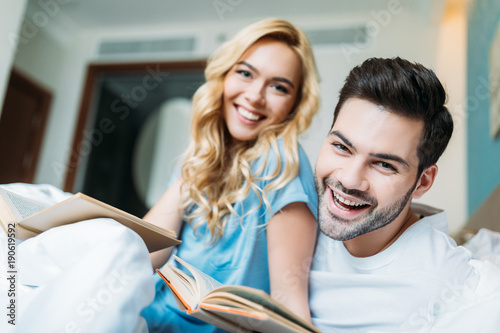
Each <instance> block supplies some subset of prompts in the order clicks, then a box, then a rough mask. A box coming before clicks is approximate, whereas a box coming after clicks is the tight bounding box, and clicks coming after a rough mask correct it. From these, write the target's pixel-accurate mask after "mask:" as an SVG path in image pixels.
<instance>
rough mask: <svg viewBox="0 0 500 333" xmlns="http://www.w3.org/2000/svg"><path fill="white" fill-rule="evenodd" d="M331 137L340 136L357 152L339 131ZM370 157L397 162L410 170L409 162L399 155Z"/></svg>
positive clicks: (382, 154) (373, 154)
mask: <svg viewBox="0 0 500 333" xmlns="http://www.w3.org/2000/svg"><path fill="white" fill-rule="evenodd" d="M330 135H336V136H338V137H339V138H340V139H341V140H342V141H344V143H345V144H346V145H347V146H349V147H351V148H352V150H354V151H355V152H357V150H356V147H355V146H354V145H353V144H352V143H351V142H350V141H349V140H348V139H347V138H346V137H345V136H344V135H343V134H342V133H340V132H339V131H331V132H330ZM370 156H371V157H376V158H380V159H383V160H390V161H395V162H398V163H400V164H402V165H403V166H404V167H405V168H407V169H409V168H410V164H409V163H408V162H406V161H405V160H404V159H403V158H401V157H399V156H398V155H394V154H386V153H370Z"/></svg>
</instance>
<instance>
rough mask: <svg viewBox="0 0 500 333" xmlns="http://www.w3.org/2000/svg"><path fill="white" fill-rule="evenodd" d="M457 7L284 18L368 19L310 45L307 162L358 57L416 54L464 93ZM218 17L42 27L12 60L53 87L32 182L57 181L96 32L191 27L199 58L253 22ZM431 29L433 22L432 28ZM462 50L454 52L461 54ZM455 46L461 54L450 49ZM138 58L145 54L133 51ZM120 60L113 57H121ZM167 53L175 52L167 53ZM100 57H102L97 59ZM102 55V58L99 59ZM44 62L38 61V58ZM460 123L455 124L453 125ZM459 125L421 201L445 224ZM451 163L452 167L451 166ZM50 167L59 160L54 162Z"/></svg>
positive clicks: (454, 187) (339, 22)
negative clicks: (341, 38)
mask: <svg viewBox="0 0 500 333" xmlns="http://www.w3.org/2000/svg"><path fill="white" fill-rule="evenodd" d="M464 17H465V16H464V14H462V16H460V15H457V16H456V19H454V20H444V21H443V22H442V25H439V26H437V25H436V23H435V22H432V21H429V19H428V18H427V16H425V15H421V13H415V12H413V11H411V10H409V9H406V8H404V6H401V7H400V8H397V10H392V11H391V10H389V8H387V11H386V12H385V13H382V12H380V11H379V12H371V11H369V10H367V11H366V13H363V15H360V16H358V17H351V18H349V19H346V18H342V17H334V16H332V15H329V16H324V17H312V18H311V17H300V16H299V15H296V16H294V17H284V18H285V19H290V20H291V21H292V22H294V23H296V24H297V25H299V26H302V27H303V28H306V29H307V28H311V27H321V26H329V27H331V26H345V25H353V24H358V23H360V22H368V23H369V24H370V27H371V30H369V34H370V37H371V41H370V42H369V43H367V44H366V45H365V44H360V45H355V46H354V48H350V49H349V50H348V51H347V52H346V50H345V48H344V49H342V48H340V47H338V46H336V47H315V50H314V51H315V55H316V60H317V64H318V68H319V71H320V74H321V78H322V82H321V85H320V88H321V94H322V101H321V109H320V112H319V114H318V116H317V117H316V119H315V120H314V122H313V124H312V126H311V128H310V129H309V130H308V131H307V132H306V133H305V134H304V135H303V137H302V138H301V142H302V144H303V146H304V148H305V150H306V152H307V153H308V156H309V158H310V160H311V164H312V165H313V166H314V164H315V160H316V157H317V154H318V151H319V147H320V145H321V142H322V141H323V139H324V137H325V135H326V133H327V131H328V129H329V127H330V124H331V121H332V115H333V109H334V107H335V104H336V101H337V97H338V92H339V89H340V87H341V85H342V83H343V80H344V78H345V76H346V75H347V74H348V72H349V70H350V69H351V68H352V67H353V66H355V65H356V64H359V63H361V62H362V61H363V60H364V59H366V58H368V57H373V56H380V57H394V56H401V57H403V58H407V59H409V60H413V61H418V62H420V63H422V64H424V65H426V66H429V67H432V68H434V69H436V72H437V74H438V76H440V78H441V79H442V80H443V82H444V84H445V85H446V86H447V88H448V90H449V93H450V96H452V97H451V98H452V99H451V101H452V103H459V102H460V101H461V100H463V98H464V95H465V92H464V89H463V87H464V84H465V83H464V82H465V61H464V57H465V48H464V41H465V27H464ZM252 21H253V20H252V19H249V20H248V21H246V22H243V21H238V22H231V21H228V20H226V21H224V25H223V26H222V25H221V23H217V22H216V23H214V24H213V25H210V24H204V26H203V27H197V26H196V25H193V24H192V23H191V22H187V23H186V24H185V25H184V26H182V25H178V24H177V25H175V26H168V25H164V26H160V27H159V26H150V27H143V28H142V29H138V28H133V29H127V28H126V27H120V28H116V29H107V30H94V31H86V32H85V34H82V33H75V32H72V33H71V38H67V40H66V39H64V38H62V39H59V40H57V39H55V38H50V37H48V36H47V35H46V34H43V33H41V34H40V36H39V37H37V38H36V39H34V40H33V41H32V42H31V43H29V44H28V45H27V46H26V47H25V48H24V49H22V50H20V54H19V56H18V57H17V58H16V65H17V66H19V67H20V68H22V69H25V70H26V71H28V72H30V73H31V74H32V75H34V76H35V77H36V78H37V79H38V80H41V81H42V82H45V83H46V84H47V85H48V86H49V87H50V88H51V89H53V91H54V92H55V99H54V105H53V109H52V111H51V112H52V113H51V115H50V119H49V128H48V131H47V135H46V138H45V141H44V149H43V151H42V156H41V161H40V167H39V170H38V173H37V178H36V181H37V182H38V183H51V184H53V185H56V186H61V185H62V182H63V176H64V175H63V174H62V172H63V171H64V170H62V169H60V168H61V167H64V165H65V163H66V159H67V157H68V153H69V149H70V147H71V144H72V138H73V129H74V126H75V125H76V124H75V122H76V117H77V112H78V106H79V103H80V99H81V96H80V94H81V92H82V87H81V84H82V82H83V79H84V73H85V68H86V66H87V64H88V63H89V62H96V61H99V59H98V58H97V57H96V55H95V50H96V46H97V43H98V42H99V41H100V40H101V39H103V38H107V39H109V38H129V37H131V36H141V35H142V36H159V35H172V34H180V33H183V34H185V33H195V34H199V35H200V36H201V37H202V43H201V45H200V48H199V50H198V52H197V53H196V54H194V55H192V58H203V57H206V56H207V55H209V54H210V53H211V52H212V51H213V50H214V49H215V47H216V43H214V41H215V40H216V38H215V36H217V35H218V34H219V33H220V32H225V33H227V34H228V35H231V34H233V33H234V32H235V31H237V30H239V29H240V28H241V27H243V26H245V25H246V24H248V23H250V22H252ZM437 28H438V29H437ZM460 52H461V53H460ZM457 53H460V55H458V56H457ZM134 59H136V60H138V61H141V60H146V59H145V58H140V57H135V58H134ZM147 59H148V60H151V61H155V60H166V57H161V56H160V57H158V56H157V57H151V56H149V57H147ZM126 60H127V59H117V61H126ZM172 60H174V58H172ZM101 61H102V60H101ZM106 61H109V59H108V60H106ZM40 62H42V63H43V65H42V66H40V65H37V64H40ZM459 127H460V126H459ZM464 136H465V131H464V130H463V126H462V127H461V128H459V129H458V130H457V131H456V132H455V135H454V137H453V140H452V143H451V146H450V149H448V151H447V152H446V153H445V155H444V156H443V158H442V160H441V161H440V163H439V167H440V174H439V176H438V180H437V181H436V183H435V186H434V188H433V189H432V190H431V191H430V193H429V194H428V195H427V196H424V198H423V199H422V200H421V201H423V202H425V203H429V204H432V205H434V206H437V207H441V208H444V209H446V210H447V211H448V215H449V217H450V218H451V221H450V222H451V224H452V228H451V229H452V230H455V229H457V228H458V227H459V226H460V225H461V224H462V223H463V222H465V211H464V209H462V207H465V206H466V204H465V194H464V193H465V184H466V182H465V179H466V177H465V170H464V169H465V162H464V161H465V160H464V158H465V143H464V142H465V140H464ZM457 166H458V167H457ZM56 167H59V169H58V168H56Z"/></svg>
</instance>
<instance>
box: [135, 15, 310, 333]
mask: <svg viewBox="0 0 500 333" xmlns="http://www.w3.org/2000/svg"><path fill="white" fill-rule="evenodd" d="M205 77H206V83H205V84H204V85H203V86H202V87H200V88H199V90H198V91H197V92H196V94H195V96H194V98H193V111H192V124H191V135H192V143H191V144H190V146H189V148H188V150H187V152H186V153H185V155H184V156H183V160H182V165H181V167H180V172H178V175H177V178H176V180H175V182H173V185H172V186H171V187H170V188H169V189H168V190H167V191H166V192H165V194H164V195H163V196H162V198H161V199H160V200H159V201H158V203H157V204H156V205H155V206H154V207H153V208H152V209H151V211H150V212H149V213H148V214H147V215H146V217H145V219H146V220H148V221H151V222H153V223H155V224H157V225H159V226H162V227H166V228H170V229H173V230H177V231H179V233H180V235H181V239H182V244H181V245H180V246H179V247H178V248H176V249H175V250H174V251H175V253H176V255H178V256H179V257H180V258H182V259H184V260H185V261H187V262H189V263H190V264H192V265H194V266H195V267H197V268H198V269H200V270H202V271H204V272H205V273H207V274H209V275H211V276H212V277H213V278H215V279H216V280H218V281H220V282H222V283H224V284H232V285H247V286H251V287H254V288H258V289H262V290H264V291H266V292H268V293H270V294H271V296H272V297H274V298H276V299H278V300H279V301H281V302H282V303H283V304H285V305H286V306H287V307H289V308H290V309H291V310H292V311H294V312H296V313H297V314H298V315H300V316H301V317H303V318H304V319H306V320H308V321H310V320H311V319H310V314H309V307H308V292H307V279H308V274H309V263H310V259H311V256H312V252H313V247H314V242H315V236H316V214H317V195H316V191H315V188H314V179H313V173H312V169H311V167H310V164H309V161H308V160H307V157H306V155H305V153H304V151H303V150H302V148H301V147H300V145H299V144H298V135H299V134H300V133H302V132H304V131H305V130H306V129H307V128H308V127H309V125H310V123H311V121H312V118H313V116H314V115H315V114H316V112H317V109H318V77H317V70H316V65H315V62H314V57H313V54H312V50H311V46H310V44H309V41H308V39H307V37H306V35H305V34H304V32H302V31H301V30H300V29H298V28H296V27H295V26H293V25H292V24H290V23H289V22H287V21H283V20H278V19H267V20H263V21H260V22H257V23H254V24H252V25H250V26H248V27H247V28H245V29H243V30H242V31H240V32H239V33H238V34H237V35H236V36H235V37H234V38H232V39H231V40H229V41H228V42H226V43H225V44H223V45H222V46H221V47H220V48H219V49H218V50H217V51H216V53H215V54H214V55H213V56H212V57H211V58H210V59H209V61H208V64H207V68H206V70H205ZM169 256H170V252H169V251H168V250H165V251H160V252H157V253H154V254H153V255H152V261H153V266H155V267H161V266H162V265H163V264H165V262H166V261H167V260H168V258H169ZM170 263H172V264H175V262H174V261H173V260H170ZM143 315H144V317H145V318H146V319H147V321H148V326H149V329H150V332H156V331H168V332H215V331H217V330H218V329H217V328H215V327H213V326H211V325H208V324H205V323H202V322H200V321H198V320H197V319H195V318H193V317H191V316H188V315H185V314H184V313H182V312H180V311H179V310H178V308H177V304H176V303H175V301H174V299H173V297H172V295H170V292H169V291H168V288H167V286H166V284H165V283H164V282H163V281H162V280H160V279H158V280H157V287H156V299H155V301H153V303H152V304H151V305H150V306H149V307H148V308H146V309H145V310H144V311H143Z"/></svg>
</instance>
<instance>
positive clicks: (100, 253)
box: [0, 184, 154, 332]
mask: <svg viewBox="0 0 500 333" xmlns="http://www.w3.org/2000/svg"><path fill="white" fill-rule="evenodd" d="M5 187H6V188H8V189H9V190H11V191H14V192H17V193H19V194H23V195H25V196H31V197H34V198H36V199H38V200H43V201H45V202H47V203H56V202H59V201H61V200H64V199H65V198H67V197H68V196H69V194H67V193H64V192H62V191H60V190H58V189H56V188H54V187H52V186H48V185H27V184H13V185H7V186H5ZM7 241H8V240H7V237H6V235H5V234H4V233H3V232H2V233H1V235H0V264H1V267H0V294H1V295H2V296H0V300H1V304H2V305H5V304H8V303H7V302H8V301H10V299H11V298H10V297H8V296H7V293H8V289H10V282H9V280H7V278H8V277H10V276H11V275H12V274H10V273H8V272H9V271H10V269H7V267H8V266H7ZM15 262H16V268H15V271H16V272H17V274H15V275H16V280H17V281H16V282H17V286H16V287H15V288H14V289H15V293H16V298H15V305H16V312H15V315H16V318H15V323H16V326H13V325H10V324H8V322H7V320H9V318H8V317H6V314H7V310H6V309H5V306H2V308H3V309H4V310H3V311H2V320H1V324H0V331H1V332H9V331H16V332H147V327H146V324H145V321H144V320H143V319H142V317H140V315H139V313H140V311H141V310H142V309H143V308H144V307H145V306H147V305H148V304H149V303H150V302H151V301H152V300H153V298H154V283H153V274H152V267H151V264H150V259H149V253H148V251H147V248H146V246H145V245H144V242H143V241H142V239H141V238H140V237H139V236H138V235H137V234H135V233H134V232H132V231H131V230H130V229H128V228H126V227H124V226H122V225H121V224H119V223H117V222H115V221H113V220H111V219H93V220H89V221H84V222H80V223H76V224H72V225H67V226H63V227H59V228H54V229H51V230H49V231H47V232H44V233H43V234H41V235H39V236H37V237H34V238H31V239H28V240H26V241H24V242H20V243H18V245H17V246H16V261H15Z"/></svg>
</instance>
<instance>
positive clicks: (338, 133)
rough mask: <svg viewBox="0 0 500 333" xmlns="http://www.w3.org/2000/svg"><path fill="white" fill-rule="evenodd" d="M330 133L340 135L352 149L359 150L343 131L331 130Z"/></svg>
mask: <svg viewBox="0 0 500 333" xmlns="http://www.w3.org/2000/svg"><path fill="white" fill-rule="evenodd" d="M330 135H336V136H338V137H339V138H340V139H341V140H342V141H344V143H345V144H346V145H348V146H349V147H351V148H352V150H354V151H356V152H357V149H356V147H354V145H353V144H352V143H351V141H349V140H348V139H347V138H346V137H345V136H344V135H343V134H342V133H340V132H339V131H331V132H330Z"/></svg>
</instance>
